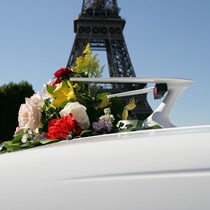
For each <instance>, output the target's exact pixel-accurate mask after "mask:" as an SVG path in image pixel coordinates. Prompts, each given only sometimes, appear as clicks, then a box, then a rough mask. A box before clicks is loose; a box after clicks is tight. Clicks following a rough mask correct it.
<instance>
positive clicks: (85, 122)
mask: <svg viewBox="0 0 210 210" xmlns="http://www.w3.org/2000/svg"><path fill="white" fill-rule="evenodd" d="M59 113H60V116H61V117H65V116H67V115H69V114H70V113H71V114H72V115H73V117H74V120H75V121H76V122H77V123H78V125H79V126H80V127H81V128H82V129H87V128H89V127H90V121H89V117H88V115H87V113H86V107H85V106H83V105H81V104H80V103H78V102H70V103H67V104H66V106H65V107H64V108H63V109H62V110H61V111H60V112H59Z"/></svg>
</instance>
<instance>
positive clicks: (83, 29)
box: [67, 0, 152, 120]
mask: <svg viewBox="0 0 210 210" xmlns="http://www.w3.org/2000/svg"><path fill="white" fill-rule="evenodd" d="M119 12H120V9H119V7H118V5H117V0H83V4H82V11H81V14H80V15H79V17H78V18H77V19H75V20H74V32H75V33H76V37H75V40H74V44H73V47H72V51H71V54H70V57H69V60H68V63H67V67H70V66H72V65H74V64H75V61H76V58H77V57H78V56H80V55H82V53H83V51H84V49H85V46H86V45H87V43H90V46H91V50H93V51H106V53H107V61H108V69H109V75H110V77H136V74H135V71H134V69H133V66H132V63H131V59H130V56H129V53H128V49H127V46H126V42H125V39H124V36H123V29H124V26H125V24H126V21H125V20H124V19H122V18H121V17H120V15H119ZM145 85H146V84H132V85H131V84H130V85H129V84H119V83H118V84H112V85H111V89H109V90H108V91H109V92H111V93H117V92H122V90H123V91H129V90H134V89H137V88H138V89H139V88H144V87H145ZM105 89H106V88H104V89H103V91H107V90H105ZM135 99H136V100H138V102H137V107H138V108H135V110H133V111H132V113H131V114H130V116H131V118H138V119H140V120H144V119H146V118H147V117H148V116H149V115H150V114H151V113H152V109H151V107H150V106H149V104H148V102H147V98H146V94H143V95H138V96H136V97H135ZM123 100H124V102H125V103H127V102H128V98H124V99H123Z"/></svg>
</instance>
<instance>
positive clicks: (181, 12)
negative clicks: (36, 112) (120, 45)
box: [0, 0, 210, 126]
mask: <svg viewBox="0 0 210 210" xmlns="http://www.w3.org/2000/svg"><path fill="white" fill-rule="evenodd" d="M118 6H119V7H120V8H121V12H120V15H121V16H122V17H123V18H125V19H126V21H127V23H126V26H125V29H124V36H125V40H126V43H127V47H128V51H129V54H130V57H131V60H132V64H133V67H134V69H135V72H136V74H137V76H139V77H180V78H188V79H192V80H194V81H195V82H194V83H193V84H192V85H191V86H190V88H188V89H187V90H186V91H185V92H184V93H183V95H181V97H180V98H179V99H178V101H177V103H176V104H175V106H174V107H173V109H172V111H171V114H170V118H171V121H172V122H173V123H174V124H176V125H178V126H188V125H205V124H210V105H209V104H210V93H209V89H210V88H209V80H210V24H209V21H210V12H209V11H210V1H209V0H132V1H128V0H118ZM81 7H82V0H61V1H58V0H30V1H29V0H0V27H1V33H0V71H1V76H0V86H1V85H3V84H7V83H9V82H10V81H13V82H19V81H22V80H26V81H28V82H29V83H31V84H32V85H33V88H34V90H35V91H41V89H42V85H43V84H44V83H46V82H47V81H48V80H49V79H51V78H52V77H53V73H54V72H55V71H56V70H57V69H59V68H60V67H63V66H66V63H67V61H68V57H69V54H70V51H71V48H72V45H73V41H74V37H75V34H74V32H73V20H74V18H75V17H76V16H77V15H78V14H79V13H80V11H81ZM103 56H104V55H103V54H99V58H101V60H102V61H103V60H104V57H103ZM102 64H103V63H102ZM105 71H106V70H105ZM105 73H106V72H105ZM148 100H149V102H150V104H151V106H152V107H153V108H155V106H156V105H157V102H155V103H154V102H153V101H152V97H151V96H149V97H148Z"/></svg>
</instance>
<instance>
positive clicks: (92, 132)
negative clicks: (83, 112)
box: [80, 130, 97, 137]
mask: <svg viewBox="0 0 210 210" xmlns="http://www.w3.org/2000/svg"><path fill="white" fill-rule="evenodd" d="M96 134H97V133H96V132H95V131H93V130H83V131H82V132H81V134H80V136H81V137H87V136H93V135H96Z"/></svg>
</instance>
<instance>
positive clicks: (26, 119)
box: [18, 98, 41, 130]
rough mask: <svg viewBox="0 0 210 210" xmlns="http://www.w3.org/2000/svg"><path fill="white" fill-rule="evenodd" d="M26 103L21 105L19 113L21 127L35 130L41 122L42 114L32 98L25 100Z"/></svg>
mask: <svg viewBox="0 0 210 210" xmlns="http://www.w3.org/2000/svg"><path fill="white" fill-rule="evenodd" d="M25 102H26V103H25V104H21V106H20V109H19V113H18V123H19V127H20V128H23V129H28V128H30V129H31V130H35V129H36V128H37V127H38V125H39V123H40V121H41V112H40V110H39V109H38V107H37V106H35V105H34V103H33V101H32V100H31V99H30V98H25Z"/></svg>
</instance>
